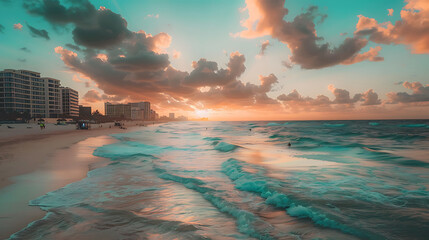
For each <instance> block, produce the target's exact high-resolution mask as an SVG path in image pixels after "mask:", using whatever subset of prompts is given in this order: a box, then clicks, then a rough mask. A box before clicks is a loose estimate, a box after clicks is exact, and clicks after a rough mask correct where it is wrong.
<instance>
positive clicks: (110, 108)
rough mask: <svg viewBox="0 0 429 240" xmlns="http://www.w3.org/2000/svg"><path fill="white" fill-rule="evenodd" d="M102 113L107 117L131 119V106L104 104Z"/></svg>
mask: <svg viewBox="0 0 429 240" xmlns="http://www.w3.org/2000/svg"><path fill="white" fill-rule="evenodd" d="M104 113H105V115H106V116H107V117H112V118H125V119H131V104H113V103H110V102H106V103H104Z"/></svg>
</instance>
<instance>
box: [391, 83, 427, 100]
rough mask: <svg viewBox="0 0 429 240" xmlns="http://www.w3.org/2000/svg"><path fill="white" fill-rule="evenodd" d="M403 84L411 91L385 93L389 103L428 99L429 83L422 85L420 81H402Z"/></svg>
mask: <svg viewBox="0 0 429 240" xmlns="http://www.w3.org/2000/svg"><path fill="white" fill-rule="evenodd" d="M403 86H404V87H405V88H408V89H410V90H412V91H413V93H411V94H409V93H407V92H390V93H388V94H387V97H388V102H389V103H417V102H428V101H429V85H426V86H424V85H423V84H421V83H420V82H412V83H411V82H404V83H403Z"/></svg>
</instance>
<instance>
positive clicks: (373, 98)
mask: <svg viewBox="0 0 429 240" xmlns="http://www.w3.org/2000/svg"><path fill="white" fill-rule="evenodd" d="M362 99H363V101H364V102H363V103H362V105H363V106H371V105H380V104H381V100H380V99H379V98H378V94H377V93H376V92H374V90H372V89H369V90H368V91H366V92H364V93H363V94H362Z"/></svg>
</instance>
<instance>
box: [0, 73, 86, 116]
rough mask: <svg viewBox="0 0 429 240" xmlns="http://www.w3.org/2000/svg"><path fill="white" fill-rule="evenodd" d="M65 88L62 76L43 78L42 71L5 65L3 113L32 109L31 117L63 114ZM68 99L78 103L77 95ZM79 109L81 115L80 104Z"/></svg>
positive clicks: (0, 92)
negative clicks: (12, 67)
mask: <svg viewBox="0 0 429 240" xmlns="http://www.w3.org/2000/svg"><path fill="white" fill-rule="evenodd" d="M61 89H62V88H61V84H60V80H57V79H53V78H47V77H44V78H41V77H40V73H38V72H34V71H29V70H14V69H5V70H4V71H0V113H1V112H19V113H24V112H28V113H29V114H30V116H31V117H42V118H49V117H60V115H62V114H63V105H64V102H63V97H62V90H61ZM69 89H70V88H69ZM70 90H72V91H74V90H73V89H70ZM74 92H75V93H76V94H74V95H76V96H78V95H77V92H76V91H74ZM67 99H72V101H73V103H72V105H74V103H75V102H76V106H78V102H77V101H78V98H77V97H76V98H74V97H73V98H67ZM66 105H70V104H67V103H66ZM72 109H74V108H72ZM76 109H77V115H79V108H78V107H76ZM72 116H73V115H72Z"/></svg>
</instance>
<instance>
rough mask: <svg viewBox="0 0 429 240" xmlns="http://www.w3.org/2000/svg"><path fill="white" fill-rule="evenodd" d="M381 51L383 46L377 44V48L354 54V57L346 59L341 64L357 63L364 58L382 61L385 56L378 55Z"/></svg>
mask: <svg viewBox="0 0 429 240" xmlns="http://www.w3.org/2000/svg"><path fill="white" fill-rule="evenodd" d="M380 51H381V47H380V46H377V47H375V48H370V50H369V51H368V52H365V53H359V54H357V55H355V56H353V57H352V58H349V59H347V60H346V61H343V62H342V63H341V64H343V65H350V64H355V63H358V62H362V61H364V60H368V61H371V62H380V61H383V60H384V58H383V57H380V56H378V53H379V52H380Z"/></svg>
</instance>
